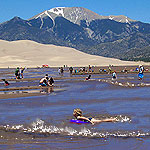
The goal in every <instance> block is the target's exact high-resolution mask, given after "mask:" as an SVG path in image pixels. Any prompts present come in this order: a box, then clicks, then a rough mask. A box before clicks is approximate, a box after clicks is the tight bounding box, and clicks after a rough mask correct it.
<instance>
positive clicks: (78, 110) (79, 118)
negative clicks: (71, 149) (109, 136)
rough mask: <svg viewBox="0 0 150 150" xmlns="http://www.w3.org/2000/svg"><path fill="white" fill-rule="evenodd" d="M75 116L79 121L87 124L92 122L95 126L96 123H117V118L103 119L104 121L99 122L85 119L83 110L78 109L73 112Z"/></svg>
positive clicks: (93, 119)
mask: <svg viewBox="0 0 150 150" xmlns="http://www.w3.org/2000/svg"><path fill="white" fill-rule="evenodd" d="M73 116H74V117H75V118H76V119H77V120H81V121H85V122H90V123H91V124H93V125H94V124H95V123H101V122H114V121H117V120H116V119H115V118H110V119H103V120H98V119H95V118H87V117H84V116H83V115H82V110H81V109H79V108H77V109H74V111H73Z"/></svg>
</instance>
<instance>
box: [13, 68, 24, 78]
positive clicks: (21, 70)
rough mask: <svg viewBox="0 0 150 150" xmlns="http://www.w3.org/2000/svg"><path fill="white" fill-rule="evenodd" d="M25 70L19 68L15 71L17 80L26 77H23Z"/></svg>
mask: <svg viewBox="0 0 150 150" xmlns="http://www.w3.org/2000/svg"><path fill="white" fill-rule="evenodd" d="M24 70H25V67H21V68H19V67H17V68H16V70H15V76H16V79H23V78H24V76H23V72H24Z"/></svg>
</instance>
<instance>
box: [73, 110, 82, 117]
mask: <svg viewBox="0 0 150 150" xmlns="http://www.w3.org/2000/svg"><path fill="white" fill-rule="evenodd" d="M73 114H75V115H77V116H82V110H81V109H79V108H76V109H74V111H73Z"/></svg>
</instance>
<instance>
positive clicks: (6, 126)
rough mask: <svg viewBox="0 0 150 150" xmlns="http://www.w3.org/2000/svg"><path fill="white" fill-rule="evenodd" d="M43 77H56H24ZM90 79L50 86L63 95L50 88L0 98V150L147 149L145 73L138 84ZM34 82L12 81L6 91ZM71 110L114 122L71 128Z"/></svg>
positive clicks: (149, 121) (128, 78)
mask: <svg viewBox="0 0 150 150" xmlns="http://www.w3.org/2000/svg"><path fill="white" fill-rule="evenodd" d="M4 71H6V70H4ZM7 71H8V70H7ZM31 72H33V73H31ZM34 72H35V74H34ZM47 72H48V73H49V75H50V76H51V75H52V76H54V77H56V76H58V73H57V70H55V69H52V70H44V71H43V70H42V71H41V70H32V69H31V70H29V71H28V72H27V71H26V73H25V77H34V76H35V77H37V76H38V77H42V76H43V74H44V75H45V73H47ZM64 76H69V74H68V73H65V75H64ZM3 77H4V75H3V76H2V77H1V78H3ZM5 77H6V78H10V77H11V75H10V74H7V75H5ZM92 79H93V80H91V81H84V80H83V79H78V80H77V79H65V80H64V79H63V78H62V79H61V80H57V81H55V84H56V85H62V87H61V88H62V89H63V90H56V91H55V88H54V92H52V93H48V94H45V95H41V96H33V97H23V98H12V99H1V100H0V110H1V111H0V149H7V150H9V149H10V150H13V149H28V150H30V149H36V150H38V149H39V150H40V149H41V150H43V149H44V150H49V149H101V150H109V149H110V150H127V149H129V150H149V147H150V92H149V91H150V86H149V83H150V74H145V78H144V79H143V80H142V81H139V80H138V79H137V75H136V74H120V75H118V79H117V80H115V81H112V79H111V75H98V78H97V75H92ZM38 82H39V81H34V82H30V83H28V82H22V83H20V82H16V83H15V82H14V83H13V82H12V84H11V85H10V87H13V86H27V85H28V84H29V85H32V86H34V85H38ZM1 88H2V83H1ZM36 92H39V91H38V90H37V91H36ZM6 94H7V93H6ZM74 108H80V109H82V110H83V113H84V115H85V116H87V117H95V118H99V119H103V118H110V117H115V118H117V120H118V121H117V122H110V123H100V124H96V125H91V124H82V125H78V124H73V123H70V119H72V118H73V115H72V113H73V109H74Z"/></svg>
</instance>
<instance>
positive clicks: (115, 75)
mask: <svg viewBox="0 0 150 150" xmlns="http://www.w3.org/2000/svg"><path fill="white" fill-rule="evenodd" d="M112 78H113V79H117V74H116V71H114V72H113V74H112Z"/></svg>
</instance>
